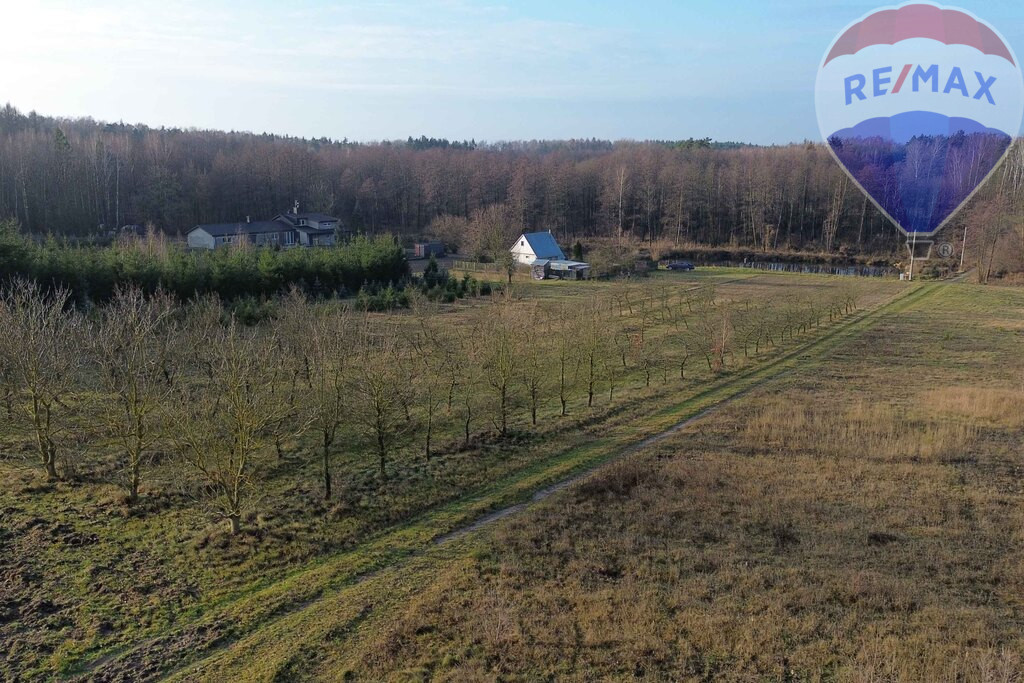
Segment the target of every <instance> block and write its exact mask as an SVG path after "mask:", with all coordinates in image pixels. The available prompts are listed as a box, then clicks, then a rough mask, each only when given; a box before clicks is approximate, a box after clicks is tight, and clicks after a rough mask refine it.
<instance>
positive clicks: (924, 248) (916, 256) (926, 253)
mask: <svg viewBox="0 0 1024 683" xmlns="http://www.w3.org/2000/svg"><path fill="white" fill-rule="evenodd" d="M934 244H935V242H933V241H932V240H930V239H920V238H916V237H911V238H908V239H907V253H908V254H909V256H910V265H909V268H908V269H907V271H906V272H904V273H901V274H900V279H901V280H904V279H905V280H913V279H914V276H915V275H916V274H917V273H916V269H915V264H917V262H918V261H927V260H928V259H930V258H931V257H932V246H934Z"/></svg>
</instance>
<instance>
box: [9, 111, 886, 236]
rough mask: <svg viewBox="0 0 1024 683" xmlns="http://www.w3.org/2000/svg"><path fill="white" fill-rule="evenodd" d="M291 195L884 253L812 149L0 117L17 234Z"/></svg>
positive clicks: (206, 217)
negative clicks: (360, 137)
mask: <svg viewBox="0 0 1024 683" xmlns="http://www.w3.org/2000/svg"><path fill="white" fill-rule="evenodd" d="M296 200H297V201H299V202H300V204H301V206H302V207H303V209H305V210H310V211H322V212H325V213H329V214H331V215H335V216H338V217H339V218H341V219H342V221H343V222H344V223H345V224H346V225H348V226H350V227H351V228H352V229H354V230H355V231H357V232H381V231H391V232H398V233H416V234H420V233H424V232H430V231H431V230H430V226H431V224H432V222H433V221H435V220H436V219H438V218H439V217H444V216H450V217H456V218H465V217H470V216H473V215H474V214H476V215H480V214H481V212H482V211H483V210H484V209H486V208H487V207H492V206H493V205H502V211H501V213H502V215H504V216H506V217H507V218H508V220H510V221H511V223H512V224H513V225H514V226H515V228H517V229H518V228H524V229H531V230H533V229H536V230H543V229H550V230H552V231H553V232H555V234H556V236H557V237H558V238H559V239H561V240H563V241H573V240H576V239H579V238H586V237H587V236H618V235H620V234H621V235H625V236H630V237H633V238H635V239H643V240H652V241H653V240H657V239H663V238H668V239H673V240H679V241H684V240H685V241H687V242H698V243H703V244H708V245H721V244H732V245H735V246H749V247H755V248H771V249H786V248H796V249H808V248H812V249H816V250H822V251H828V252H832V251H837V250H839V249H840V248H844V247H845V248H846V249H848V250H850V251H854V252H861V253H863V252H872V253H878V252H882V253H884V252H890V251H892V250H893V249H894V248H896V247H898V245H899V241H898V240H897V239H896V238H895V235H894V230H893V229H892V228H891V227H890V226H889V225H888V224H887V223H886V221H885V220H884V219H883V217H882V216H881V215H880V214H879V213H878V212H877V211H875V209H874V208H873V207H872V206H871V205H870V204H869V203H868V202H866V201H864V199H863V197H862V196H861V195H860V193H859V192H857V191H856V190H855V188H851V187H850V186H849V184H848V183H847V182H846V181H845V180H844V176H843V175H842V174H841V173H840V172H839V170H838V169H837V168H836V165H835V163H834V162H833V160H832V159H831V157H830V156H829V154H828V152H827V151H826V149H825V148H824V146H822V145H818V144H810V143H804V144H798V145H788V146H781V147H758V146H752V145H745V144H743V143H737V142H714V141H712V140H710V139H707V138H703V139H693V138H691V139H688V140H678V141H648V142H633V141H619V142H611V141H607V140H596V139H589V140H587V139H581V140H561V141H536V140H535V141H522V142H496V143H481V142H477V141H475V140H471V141H449V140H445V139H437V138H429V137H425V136H423V137H419V138H413V137H409V138H408V139H406V140H398V141H386V142H379V143H353V142H349V141H347V140H340V141H339V140H331V139H327V138H321V139H298V138H290V137H284V136H277V135H269V134H252V133H238V132H220V131H209V130H181V129H163V128H161V129H154V128H149V127H146V126H141V125H129V124H124V123H103V122H97V121H94V120H92V119H74V120H66V119H55V118H50V117H45V116H40V115H38V114H35V113H31V114H27V115H26V114H22V113H20V112H18V111H17V110H16V109H14V108H13V107H11V106H10V105H8V106H7V107H6V108H4V109H2V110H0V217H4V218H8V217H9V218H16V219H17V220H18V221H19V223H20V224H21V226H22V228H23V229H24V230H27V231H30V232H33V233H55V234H64V235H85V234H94V233H97V232H103V231H109V230H112V229H114V228H115V227H117V226H121V225H125V224H152V225H154V226H156V227H157V228H159V229H162V230H164V231H167V232H169V233H172V234H178V233H182V232H184V231H187V230H188V229H189V228H191V227H192V226H193V225H195V224H196V223H200V222H228V221H237V220H244V219H245V217H246V216H252V217H254V218H257V217H269V216H273V215H275V214H277V213H279V212H281V211H282V210H284V209H285V208H287V207H291V206H292V204H293V202H294V201H296Z"/></svg>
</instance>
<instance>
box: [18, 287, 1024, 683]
mask: <svg viewBox="0 0 1024 683" xmlns="http://www.w3.org/2000/svg"><path fill="white" fill-rule="evenodd" d="M707 277H713V278H716V279H717V280H718V281H719V283H720V284H719V292H720V295H722V296H730V297H734V298H737V299H739V298H742V299H744V300H751V299H757V298H761V297H767V298H770V297H774V296H780V295H782V294H784V293H786V292H791V291H793V290H795V289H800V288H803V289H806V290H808V291H823V290H825V289H827V288H828V287H830V286H832V284H833V283H834V282H835V279H833V278H817V277H810V276H777V275H758V276H751V274H750V273H749V272H744V273H734V272H717V273H713V274H711V275H703V274H698V275H696V276H684V277H680V278H677V279H673V280H669V282H672V283H673V284H675V283H676V282H677V281H678V283H679V285H680V286H686V285H687V284H692V283H693V282H694V280H697V281H699V280H698V279H699V278H707ZM556 284H560V285H562V286H549V285H548V283H542V284H541V285H539V286H537V287H534V288H530V289H529V292H530V293H529V295H528V296H535V297H540V298H549V299H551V298H553V299H560V298H566V297H569V298H571V297H573V296H579V295H580V294H585V293H586V292H587V290H585V289H582V286H581V285H569V283H556ZM599 286H612V285H610V284H606V283H600V284H599ZM894 296H895V297H896V298H893V297H894ZM1021 303H1024V297H1022V296H1021V295H1020V294H1019V293H1018V292H1016V291H1015V290H999V291H994V290H988V289H984V288H976V287H970V286H966V285H928V286H924V287H917V286H915V287H911V288H906V287H904V286H903V285H900V284H898V283H893V282H882V281H879V282H877V283H871V288H870V291H869V292H868V293H867V294H866V296H865V300H864V310H863V311H862V312H860V313H856V314H853V315H851V316H848V317H847V318H844V319H843V320H841V321H839V322H837V323H835V324H832V325H828V326H824V327H822V328H821V329H818V330H814V331H812V332H810V333H808V334H807V335H804V336H802V337H797V338H796V339H795V340H792V343H787V344H785V345H781V346H780V347H779V348H778V349H776V350H774V351H773V352H772V353H769V354H763V355H762V356H761V357H759V358H757V359H755V360H752V361H750V362H749V363H745V364H742V365H740V366H737V367H735V368H732V369H730V370H729V371H728V372H726V373H723V374H721V375H719V376H715V377H712V376H711V375H710V374H709V373H706V372H702V373H697V374H695V375H694V376H693V377H692V378H690V379H689V380H688V381H687V382H685V383H678V384H675V383H673V384H665V385H661V384H660V383H658V384H656V385H653V386H651V387H649V388H645V387H643V386H642V384H641V383H640V382H639V381H638V380H637V378H635V377H634V378H632V379H631V380H630V381H628V382H627V383H626V386H624V387H623V389H624V391H625V392H627V393H625V395H624V396H623V397H622V398H621V399H620V401H617V402H616V404H615V405H614V406H596V407H595V408H594V409H593V410H591V411H586V410H584V408H585V406H582V405H576V406H575V407H574V409H573V410H572V411H571V413H572V414H571V416H570V417H569V418H567V419H564V420H556V419H554V417H553V414H549V415H547V416H546V419H545V420H544V421H542V424H543V425H545V426H544V427H543V428H542V429H541V430H540V431H539V432H538V433H536V434H532V435H530V436H523V437H521V438H519V439H513V440H511V441H505V442H498V441H487V440H484V441H482V442H480V443H479V444H477V445H476V446H475V447H474V448H473V449H471V450H468V451H464V450H459V449H451V451H450V452H447V453H444V454H443V455H442V456H441V457H439V458H436V459H434V460H432V461H430V462H429V463H424V462H422V461H419V460H418V459H417V458H415V456H414V454H412V453H410V454H409V455H408V457H405V458H404V459H403V460H401V463H400V466H399V470H398V474H397V475H396V476H394V477H393V478H392V480H391V481H390V482H389V483H388V485H387V487H386V489H385V490H384V491H383V492H380V493H376V492H375V493H374V494H373V495H371V487H370V483H371V481H372V479H373V462H372V460H366V459H365V458H362V457H360V456H359V454H358V453H357V452H356V451H354V450H353V452H351V453H349V454H347V455H345V456H343V459H344V460H345V462H344V463H343V467H344V471H345V472H346V480H345V481H344V482H343V483H342V487H343V492H342V494H341V495H340V496H339V500H337V501H333V502H332V503H331V504H330V505H326V504H324V503H322V501H321V500H320V499H319V497H318V496H317V492H316V481H317V473H316V467H315V463H311V462H309V461H308V460H307V459H304V458H302V457H299V456H298V455H296V456H295V457H293V458H290V459H288V460H286V461H285V462H282V463H277V464H272V465H271V466H272V467H273V468H276V469H275V470H274V475H275V476H274V477H272V478H271V482H275V481H276V482H278V483H277V484H273V485H272V486H271V487H270V488H269V489H268V494H267V495H268V498H269V499H271V503H272V504H270V505H268V506H267V507H268V509H270V510H273V513H272V514H268V515H266V516H265V517H263V518H261V519H256V520H253V521H254V522H255V526H256V529H255V530H254V531H253V532H252V533H250V534H247V535H244V536H243V537H242V538H240V539H233V538H230V537H228V536H226V535H225V534H223V533H220V532H218V531H217V530H216V529H215V528H214V527H212V526H211V522H210V520H208V519H206V518H204V517H203V516H202V515H198V514H196V512H195V511H194V510H192V509H190V508H189V507H188V506H186V505H183V504H182V502H181V501H178V500H175V498H174V496H173V495H171V494H167V495H161V496H153V497H151V500H149V501H148V503H147V505H146V507H145V508H144V509H143V510H142V511H141V512H140V513H137V514H131V515H128V514H126V513H124V512H123V508H121V507H120V506H119V505H118V504H117V503H116V501H115V500H114V497H113V494H112V493H109V494H107V493H105V492H104V489H103V488H102V487H100V488H86V487H77V486H70V485H64V484H60V485H57V486H53V487H47V486H40V485H39V483H38V480H37V479H36V478H35V477H34V474H33V473H31V472H26V471H23V470H19V469H17V468H14V467H13V466H12V465H10V464H9V463H8V464H0V468H3V470H2V472H0V473H2V475H3V476H4V477H5V480H6V481H8V482H10V485H9V486H8V487H6V488H5V489H4V490H3V491H2V492H0V512H2V514H3V521H2V524H0V529H2V532H3V533H2V537H0V541H2V543H3V545H4V548H5V550H8V551H11V552H9V553H8V554H7V557H8V558H9V559H7V560H4V561H3V564H0V570H2V571H3V579H2V580H3V584H2V587H3V591H4V593H5V595H3V596H2V597H3V599H4V604H3V608H4V609H5V610H6V611H5V612H4V613H3V614H0V643H3V644H4V648H3V649H4V650H5V651H6V658H5V662H4V664H3V665H0V666H3V667H6V668H5V669H0V673H3V674H4V675H5V676H8V677H13V676H14V675H17V674H20V675H22V676H23V677H25V678H35V677H38V678H44V677H50V676H52V675H54V674H58V675H63V676H65V677H69V678H90V677H94V678H101V679H104V680H139V679H146V678H157V677H162V676H167V675H171V676H178V677H181V678H185V679H195V678H207V679H210V680H249V679H272V678H275V677H276V678H277V679H279V680H289V679H292V678H301V677H317V678H328V679H337V678H340V677H342V676H343V675H346V674H347V675H350V676H354V677H356V678H360V679H364V680H378V679H381V678H393V679H396V680H421V679H430V678H437V679H440V680H445V679H452V680H476V679H480V678H483V679H491V678H503V679H521V680H536V679H538V678H540V679H545V678H551V679H562V678H569V679H579V680H591V679H594V678H602V677H610V678H627V677H633V676H634V675H637V674H641V675H647V676H648V677H652V678H654V679H660V678H666V677H670V678H697V679H700V678H715V677H727V678H738V679H744V678H769V679H785V678H786V677H790V678H799V679H811V680H815V679H830V678H831V679H837V678H838V679H851V678H852V679H857V680H862V679H863V680H879V679H885V678H886V676H890V677H893V676H896V677H898V676H899V675H903V676H904V677H905V678H907V679H921V678H922V677H924V678H928V677H929V676H932V675H935V676H941V677H943V678H947V677H949V674H950V673H951V672H953V673H956V672H962V674H963V677H965V678H966V679H969V680H973V679H974V678H975V677H978V676H981V675H982V674H986V675H988V674H989V673H990V674H991V675H992V676H993V678H992V679H991V680H1002V679H999V678H998V677H997V676H998V675H999V674H1000V672H1002V673H1004V674H1006V675H1007V676H1009V675H1010V674H1015V673H1019V667H1020V662H1019V659H1018V658H1017V656H1016V655H1015V652H1018V651H1019V649H1020V647H1021V645H1022V641H1021V630H1020V629H1021V618H1020V616H1019V615H1018V614H1017V611H1019V607H1020V604H1019V598H1018V597H1017V596H1018V595H1019V594H1020V592H1021V589H1022V588H1024V573H1022V572H1021V571H1020V569H1019V566H1020V561H1021V559H1022V558H1021V557H1020V550H1021V528H1022V525H1021V522H1022V521H1024V518H1022V508H1021V502H1022V499H1021V491H1020V485H1019V482H1020V473H1021V466H1022V463H1021V461H1020V456H1019V454H1018V453H1016V452H1015V448H1014V446H1015V440H1017V439H1019V435H1020V430H1021V429H1022V422H1024V421H1022V418H1021V417H1020V411H1017V410H1014V409H1013V406H1014V405H1015V404H1019V399H1020V393H1021V378H1022V377H1024V374H1022V372H1021V371H1022V370H1024V362H1021V361H1020V360H1019V359H1018V358H1017V357H1016V355H1015V352H1016V347H1017V346H1019V342H1020V334H1021V330H1024V312H1022V311H1021ZM446 315H450V316H452V321H453V324H457V320H458V316H459V315H460V313H459V310H458V309H456V310H454V311H453V312H451V313H449V314H446ZM964 387H967V389H966V390H964ZM709 409H710V410H711V411H710V412H707V413H706V414H705V412H706V411H709ZM548 410H549V411H553V410H554V409H553V407H550V406H549V408H548ZM701 415H703V417H699V419H698V420H697V421H695V422H692V423H688V424H685V425H684V426H682V427H681V428H676V427H677V425H679V424H680V423H683V422H685V421H686V420H688V419H690V418H693V417H695V416H701ZM653 435H659V440H657V441H654V442H649V443H644V441H645V439H647V438H648V437H651V436H653ZM306 447H307V446H306V445H304V444H302V443H299V444H294V450H295V452H296V453H301V452H302V450H303V449H304V448H306ZM623 456H624V457H623ZM602 463H610V464H606V465H605V466H604V467H602V468H600V469H598V470H597V472H596V473H594V474H592V475H590V476H588V477H586V478H584V479H583V480H582V481H579V482H577V483H574V484H572V485H571V486H569V487H568V488H567V489H565V490H555V491H553V492H551V493H550V495H545V498H544V500H542V501H538V502H536V503H535V504H534V505H532V506H529V507H527V508H526V509H521V504H522V503H523V502H524V501H529V500H530V499H531V498H534V497H535V494H536V493H537V492H538V491H544V492H545V494H546V493H547V492H548V489H549V487H550V486H551V485H552V484H556V483H558V482H562V481H565V480H568V479H572V478H574V477H577V476H579V475H580V474H581V473H585V472H588V471H589V470H590V469H591V468H593V467H596V466H599V465H601V464H602ZM307 470H308V471H307ZM512 506H520V507H515V508H513V509H514V510H515V514H510V515H508V516H507V517H505V516H503V515H502V516H501V517H502V518H501V519H500V520H498V521H496V522H495V523H494V524H489V525H486V526H482V527H479V528H475V527H473V528H472V529H471V530H470V531H468V532H465V533H459V534H456V535H454V536H450V537H449V536H447V534H449V532H452V531H455V530H459V529H464V528H466V527H467V525H472V524H473V523H474V521H476V520H479V519H480V518H481V517H485V516H486V515H488V514H489V513H491V512H492V511H495V510H499V511H500V510H503V509H506V508H510V507H512ZM439 538H444V539H448V540H445V541H444V542H442V543H437V542H436V539H439ZM12 613H16V614H19V615H22V617H21V618H17V619H12V618H11V617H10V615H11V614H12ZM24 615H30V616H29V618H25V616H24ZM1006 680H1013V678H1007V679H1006Z"/></svg>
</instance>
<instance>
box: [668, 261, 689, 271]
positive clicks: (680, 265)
mask: <svg viewBox="0 0 1024 683" xmlns="http://www.w3.org/2000/svg"><path fill="white" fill-rule="evenodd" d="M665 267H666V268H668V269H669V270H693V269H694V265H693V264H692V263H690V262H689V261H673V262H672V263H670V264H668V265H667V266H665Z"/></svg>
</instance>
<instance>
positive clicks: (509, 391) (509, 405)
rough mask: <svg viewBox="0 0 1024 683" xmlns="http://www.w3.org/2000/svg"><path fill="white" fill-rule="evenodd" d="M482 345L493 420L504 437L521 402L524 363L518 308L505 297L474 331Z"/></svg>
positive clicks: (484, 370) (482, 357) (482, 362)
mask: <svg viewBox="0 0 1024 683" xmlns="http://www.w3.org/2000/svg"><path fill="white" fill-rule="evenodd" d="M474 332H475V334H477V335H478V336H479V338H480V339H481V340H482V342H483V343H482V344H481V345H480V346H479V352H480V353H479V358H480V371H481V374H482V376H483V378H484V384H485V385H486V387H487V389H488V394H489V398H490V403H491V414H492V418H491V421H492V422H493V423H494V427H495V429H497V430H498V433H499V434H501V436H505V435H507V434H508V423H509V416H510V414H511V412H512V410H513V408H514V406H515V404H516V403H517V400H518V398H519V397H518V395H517V392H516V380H517V375H518V373H519V365H520V363H521V362H522V358H521V353H522V348H523V346H522V345H523V339H522V330H521V329H520V326H519V320H518V317H517V315H516V309H515V307H514V304H513V303H512V300H511V298H510V296H509V295H507V294H506V295H505V296H504V297H503V298H502V299H501V300H500V301H499V302H498V303H497V304H496V305H495V306H494V307H493V309H492V310H491V311H490V315H488V316H486V317H485V318H483V319H482V320H481V321H480V323H479V324H478V325H477V327H476V329H475V330H474Z"/></svg>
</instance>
